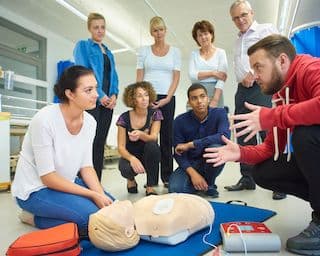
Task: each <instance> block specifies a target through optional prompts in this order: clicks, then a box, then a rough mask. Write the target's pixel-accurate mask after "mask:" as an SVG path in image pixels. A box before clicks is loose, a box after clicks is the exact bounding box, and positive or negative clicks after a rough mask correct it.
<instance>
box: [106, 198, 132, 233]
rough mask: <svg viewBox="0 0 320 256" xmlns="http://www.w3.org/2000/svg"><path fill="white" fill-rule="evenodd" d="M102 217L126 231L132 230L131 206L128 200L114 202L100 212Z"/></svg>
mask: <svg viewBox="0 0 320 256" xmlns="http://www.w3.org/2000/svg"><path fill="white" fill-rule="evenodd" d="M100 211H101V213H102V214H103V215H105V216H106V217H108V218H110V219H112V220H113V221H114V222H115V223H117V224H118V225H120V226H121V227H124V228H125V229H126V230H127V229H128V230H130V229H132V232H133V230H134V218H133V216H134V212H133V205H132V203H131V202H130V201H129V200H125V201H115V202H114V203H113V204H111V205H109V206H107V207H104V208H103V209H102V210H100Z"/></svg>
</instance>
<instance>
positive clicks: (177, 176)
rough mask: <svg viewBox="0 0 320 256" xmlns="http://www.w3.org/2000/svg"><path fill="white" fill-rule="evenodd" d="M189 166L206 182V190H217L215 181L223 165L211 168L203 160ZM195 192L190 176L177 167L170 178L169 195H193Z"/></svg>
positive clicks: (210, 165)
mask: <svg viewBox="0 0 320 256" xmlns="http://www.w3.org/2000/svg"><path fill="white" fill-rule="evenodd" d="M191 165H192V167H193V168H194V169H195V170H196V171H197V172H198V173H199V174H200V175H201V176H202V177H203V178H204V179H205V180H206V182H207V184H208V190H209V189H216V188H217V186H216V185H215V181H216V178H217V177H218V175H219V174H220V173H221V171H222V169H223V167H224V165H220V166H218V167H213V165H212V164H207V163H206V162H205V160H204V159H203V158H200V159H198V160H194V161H193V162H192V163H191ZM196 192H197V190H196V189H195V188H194V186H193V184H192V182H191V178H190V176H189V175H188V174H187V173H186V171H185V170H183V169H182V168H180V167H178V168H177V169H176V170H175V171H174V172H173V173H172V174H171V176H170V180H169V193H188V194H195V193H196Z"/></svg>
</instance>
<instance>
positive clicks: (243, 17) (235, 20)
mask: <svg viewBox="0 0 320 256" xmlns="http://www.w3.org/2000/svg"><path fill="white" fill-rule="evenodd" d="M248 15H249V13H248V12H244V13H241V14H240V16H235V17H232V20H233V21H234V22H237V21H240V19H245V18H247V17H248Z"/></svg>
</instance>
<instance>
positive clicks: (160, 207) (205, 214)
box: [89, 194, 214, 251]
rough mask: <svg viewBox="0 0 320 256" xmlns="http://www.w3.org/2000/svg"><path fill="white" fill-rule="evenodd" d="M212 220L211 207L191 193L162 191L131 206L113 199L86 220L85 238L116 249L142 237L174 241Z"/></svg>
mask: <svg viewBox="0 0 320 256" xmlns="http://www.w3.org/2000/svg"><path fill="white" fill-rule="evenodd" d="M213 220H214V211H213V209H212V206H211V205H210V203H209V202H208V201H206V200H205V199H203V198H201V197H199V196H196V195H191V194H166V195H154V196H148V197H144V198H142V199H140V200H138V201H137V202H135V203H134V204H133V205H132V203H131V202H130V201H128V200H126V201H116V202H115V203H113V204H112V205H109V206H107V207H105V208H103V209H101V210H99V211H98V212H97V213H95V214H92V215H91V216H90V220H89V238H90V240H91V242H92V243H93V244H94V245H95V246H96V247H97V248H100V249H103V250H107V251H120V250H125V249H128V248H131V247H133V246H135V245H136V244H137V243H138V242H139V235H140V237H141V238H142V239H145V240H148V241H152V242H156V243H164V244H172V245H174V244H178V243H180V242H183V241H185V240H186V239H187V238H188V237H189V236H190V235H191V234H193V233H195V232H196V231H198V230H200V229H203V228H205V227H207V226H210V225H211V224H212V223H213Z"/></svg>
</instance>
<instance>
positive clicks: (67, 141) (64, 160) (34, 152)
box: [11, 104, 96, 200]
mask: <svg viewBox="0 0 320 256" xmlns="http://www.w3.org/2000/svg"><path fill="white" fill-rule="evenodd" d="M95 131H96V121H95V120H94V118H93V117H92V116H91V115H90V114H88V113H87V112H84V113H83V125H82V127H81V130H80V131H79V133H78V134H77V135H72V134H71V133H70V132H69V131H68V129H67V127H66V124H65V121H64V118H63V115H62V112H61V109H60V105H59V104H54V105H50V106H47V107H44V108H43V109H41V110H40V111H39V112H38V113H37V114H36V115H35V116H34V117H33V119H32V120H31V122H30V125H29V128H28V131H27V133H26V135H25V138H24V141H23V144H22V150H21V152H20V157H19V161H18V164H17V168H16V174H15V177H14V181H13V183H12V190H11V192H12V195H13V196H14V197H18V198H19V199H21V200H26V199H28V197H29V195H30V194H31V193H32V192H35V191H38V190H40V189H42V188H44V187H46V186H45V185H44V184H43V183H42V181H41V179H40V176H43V175H45V174H48V173H50V172H52V171H56V172H57V173H59V174H60V175H61V176H63V177H64V178H66V179H68V180H70V181H72V182H73V181H74V180H75V178H76V175H77V173H78V171H79V170H80V169H81V168H82V167H88V166H93V165H92V143H93V139H94V136H95Z"/></svg>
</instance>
